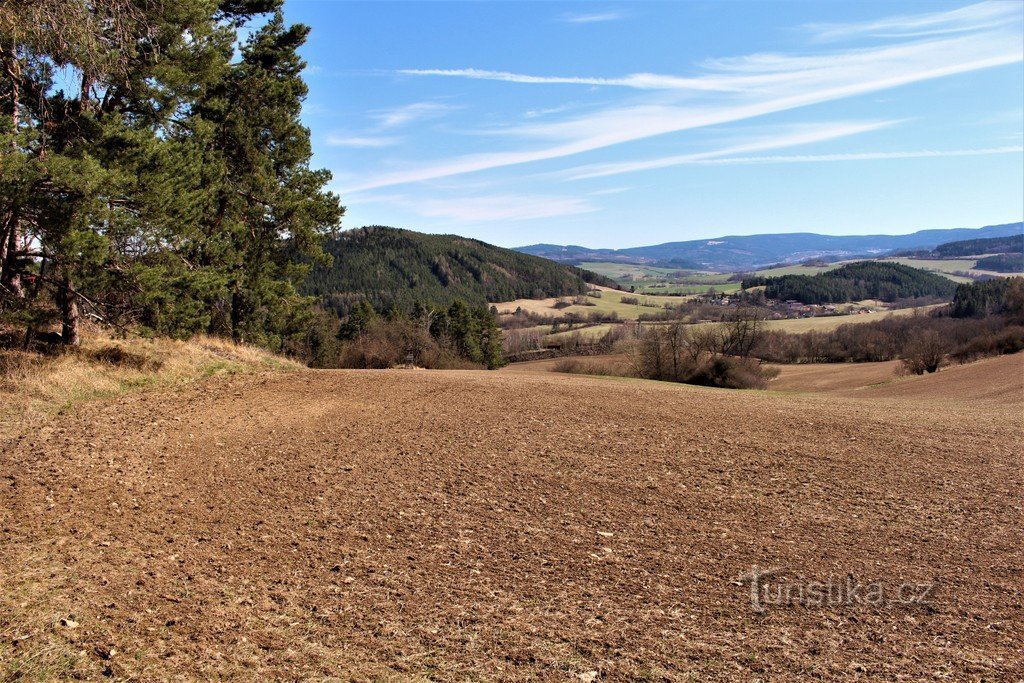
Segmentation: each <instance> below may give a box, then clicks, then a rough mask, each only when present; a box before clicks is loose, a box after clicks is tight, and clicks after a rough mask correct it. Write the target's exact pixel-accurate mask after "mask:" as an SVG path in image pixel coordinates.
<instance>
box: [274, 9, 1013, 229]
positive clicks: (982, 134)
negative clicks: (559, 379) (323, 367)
mask: <svg viewBox="0 0 1024 683" xmlns="http://www.w3.org/2000/svg"><path fill="white" fill-rule="evenodd" d="M738 16H739V17H742V21H737V20H736V17H738ZM285 17H286V20H287V21H289V22H302V23H306V24H309V25H310V26H311V27H312V33H311V35H310V38H309V42H308V44H307V46H306V47H305V48H304V49H303V50H302V54H303V56H304V58H305V59H306V60H307V62H308V65H309V66H308V68H307V71H306V73H305V77H306V80H307V82H308V84H309V88H310V92H309V97H308V99H307V101H306V104H305V107H304V111H303V121H304V122H305V124H306V125H307V126H309V128H310V129H311V131H312V142H313V148H314V153H315V157H314V165H316V166H322V167H325V168H328V169H329V170H331V171H332V173H333V174H334V180H333V181H332V183H331V185H330V187H331V189H333V190H334V191H336V192H337V193H338V194H339V195H340V197H341V199H342V203H343V204H345V205H346V207H347V214H346V219H345V221H344V225H345V227H346V228H347V227H348V226H358V225H371V224H379V225H393V226H395V227H401V228H406V229H410V230H417V231H421V232H428V233H450V234H459V235H463V236H466V237H473V238H476V239H481V240H483V241H486V242H490V243H493V244H497V245H500V246H506V247H513V246H522V245H526V244H535V243H549V244H598V245H601V246H602V248H627V247H630V246H641V245H648V244H657V243H663V242H675V241H687V240H692V239H704V238H706V237H717V236H720V235H751V234H779V233H792V232H812V233H818V234H835V235H863V234H907V233H910V232H915V231H917V230H919V229H942V228H937V227H935V226H942V225H951V226H974V227H980V226H983V225H995V224H1002V223H1013V222H1018V221H1020V220H1022V217H1024V146H1022V144H1024V107H1022V106H1021V102H1022V101H1024V69H1022V63H1024V4H1021V3H1016V2H1000V1H998V0H997V1H995V2H982V3H977V4H967V3H963V2H934V3H927V4H922V3H916V2H897V3H888V2H886V3H882V2H866V3H826V4H810V3H795V2H794V3H788V2H787V3H730V4H729V5H718V4H706V3H674V4H658V3H651V4H625V3H600V4H594V3H586V4H583V3H502V4H476V3H423V4H416V3H336V4H335V3H324V2H316V1H314V0H287V2H286V4H285ZM496 26H500V27H501V30H500V31H498V30H497V29H496V28H495V27H496ZM636 226H643V227H642V228H637V227H636ZM918 226H925V227H918Z"/></svg>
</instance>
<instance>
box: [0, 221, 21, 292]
mask: <svg viewBox="0 0 1024 683" xmlns="http://www.w3.org/2000/svg"><path fill="white" fill-rule="evenodd" d="M5 237H6V240H7V242H6V245H5V248H4V258H3V261H2V262H0V285H3V287H4V289H5V290H7V291H6V292H5V293H6V294H10V295H12V296H14V297H16V298H18V299H20V298H22V297H23V296H25V290H24V288H23V287H22V286H21V272H20V271H19V269H18V263H17V261H18V210H17V209H16V208H15V209H14V210H13V211H11V217H10V218H9V219H8V221H7V234H6V236H5Z"/></svg>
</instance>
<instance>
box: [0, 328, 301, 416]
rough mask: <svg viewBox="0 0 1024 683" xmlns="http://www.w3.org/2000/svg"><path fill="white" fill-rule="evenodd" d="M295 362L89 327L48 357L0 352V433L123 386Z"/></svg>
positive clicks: (218, 343)
mask: <svg viewBox="0 0 1024 683" xmlns="http://www.w3.org/2000/svg"><path fill="white" fill-rule="evenodd" d="M300 367H302V366H301V365H300V364H299V363H297V362H295V361H292V360H289V359H286V358H282V357H280V356H275V355H273V354H271V353H269V352H267V351H264V350H262V349H258V348H255V347H251V346H244V345H239V344H234V343H231V342H229V341H226V340H223V339H216V338H213V337H197V338H195V339H192V340H189V341H179V340H174V339H141V338H131V339H116V338H114V337H111V336H110V335H108V334H106V333H104V332H99V331H93V332H91V333H89V334H87V335H86V336H85V338H84V339H83V341H82V345H81V346H80V347H79V348H77V349H71V350H67V351H63V352H59V353H56V354H53V355H50V354H43V353H36V352H26V351H19V350H0V396H2V397H3V404H2V405H3V407H2V408H0V434H3V433H4V431H5V427H9V426H11V425H13V424H14V423H16V422H18V421H21V420H23V419H25V418H26V417H29V416H31V415H33V414H49V413H59V412H63V411H66V410H68V409H72V408H74V407H75V406H76V405H78V404H80V403H83V402H86V401H92V400H96V399H101V398H109V397H112V396H118V395H120V394H123V393H126V392H129V391H134V390H138V389H144V388H148V387H163V386H175V385H180V384H185V383H188V382H192V381H196V380H200V379H204V378H208V377H213V376H216V375H234V374H238V373H244V372H255V371H260V370H292V369H298V368H300Z"/></svg>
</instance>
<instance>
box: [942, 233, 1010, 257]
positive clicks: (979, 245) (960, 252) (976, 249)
mask: <svg viewBox="0 0 1024 683" xmlns="http://www.w3.org/2000/svg"><path fill="white" fill-rule="evenodd" d="M1021 252H1024V235H1022V234H1020V233H1018V234H1015V235H1010V236H1008V237H989V238H986V239H974V240H960V241H959V242H946V243H945V244H940V245H939V246H937V247H935V254H936V255H937V256H939V257H940V258H952V257H956V256H975V255H978V254H1019V253H1021Z"/></svg>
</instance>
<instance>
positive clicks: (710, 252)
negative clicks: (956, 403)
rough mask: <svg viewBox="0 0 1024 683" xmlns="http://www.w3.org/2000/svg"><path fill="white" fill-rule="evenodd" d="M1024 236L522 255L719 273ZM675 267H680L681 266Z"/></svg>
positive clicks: (807, 237)
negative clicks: (689, 266)
mask: <svg viewBox="0 0 1024 683" xmlns="http://www.w3.org/2000/svg"><path fill="white" fill-rule="evenodd" d="M1022 231H1024V223H1007V224H1003V225H989V226H986V227H983V228H954V229H950V230H921V231H918V232H915V233H911V234H909V235H849V236H836V235H820V234H817V233H809V232H807V233H784V234H777V235H743V236H739V235H730V236H726V237H718V238H715V239H704V240H689V241H685V242H666V243H664V244H657V245H652V246H646V247H632V248H628V249H588V248H587V247H581V246H576V245H568V246H562V245H556V244H534V245H530V246H526V247H518V248H517V249H518V251H521V252H523V253H526V254H533V255H536V256H543V257H545V258H549V259H552V260H555V261H560V262H563V263H581V262H584V261H606V262H619V263H646V264H654V265H657V264H660V263H670V262H671V263H674V264H680V263H686V264H692V266H693V267H695V268H699V269H704V270H714V271H721V272H735V271H741V270H754V269H757V268H760V267H763V266H766V265H770V264H773V263H783V262H785V263H795V262H799V261H803V260H805V259H810V258H820V257H828V258H831V259H848V258H854V257H862V256H863V257H871V256H881V255H884V254H888V253H891V252H894V251H899V250H931V249H934V248H935V247H937V246H938V245H940V244H944V243H947V242H952V241H956V240H974V239H980V238H990V237H1008V236H1013V235H1019V234H1021V232H1022ZM674 267H679V266H678V265H676V266H674Z"/></svg>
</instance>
